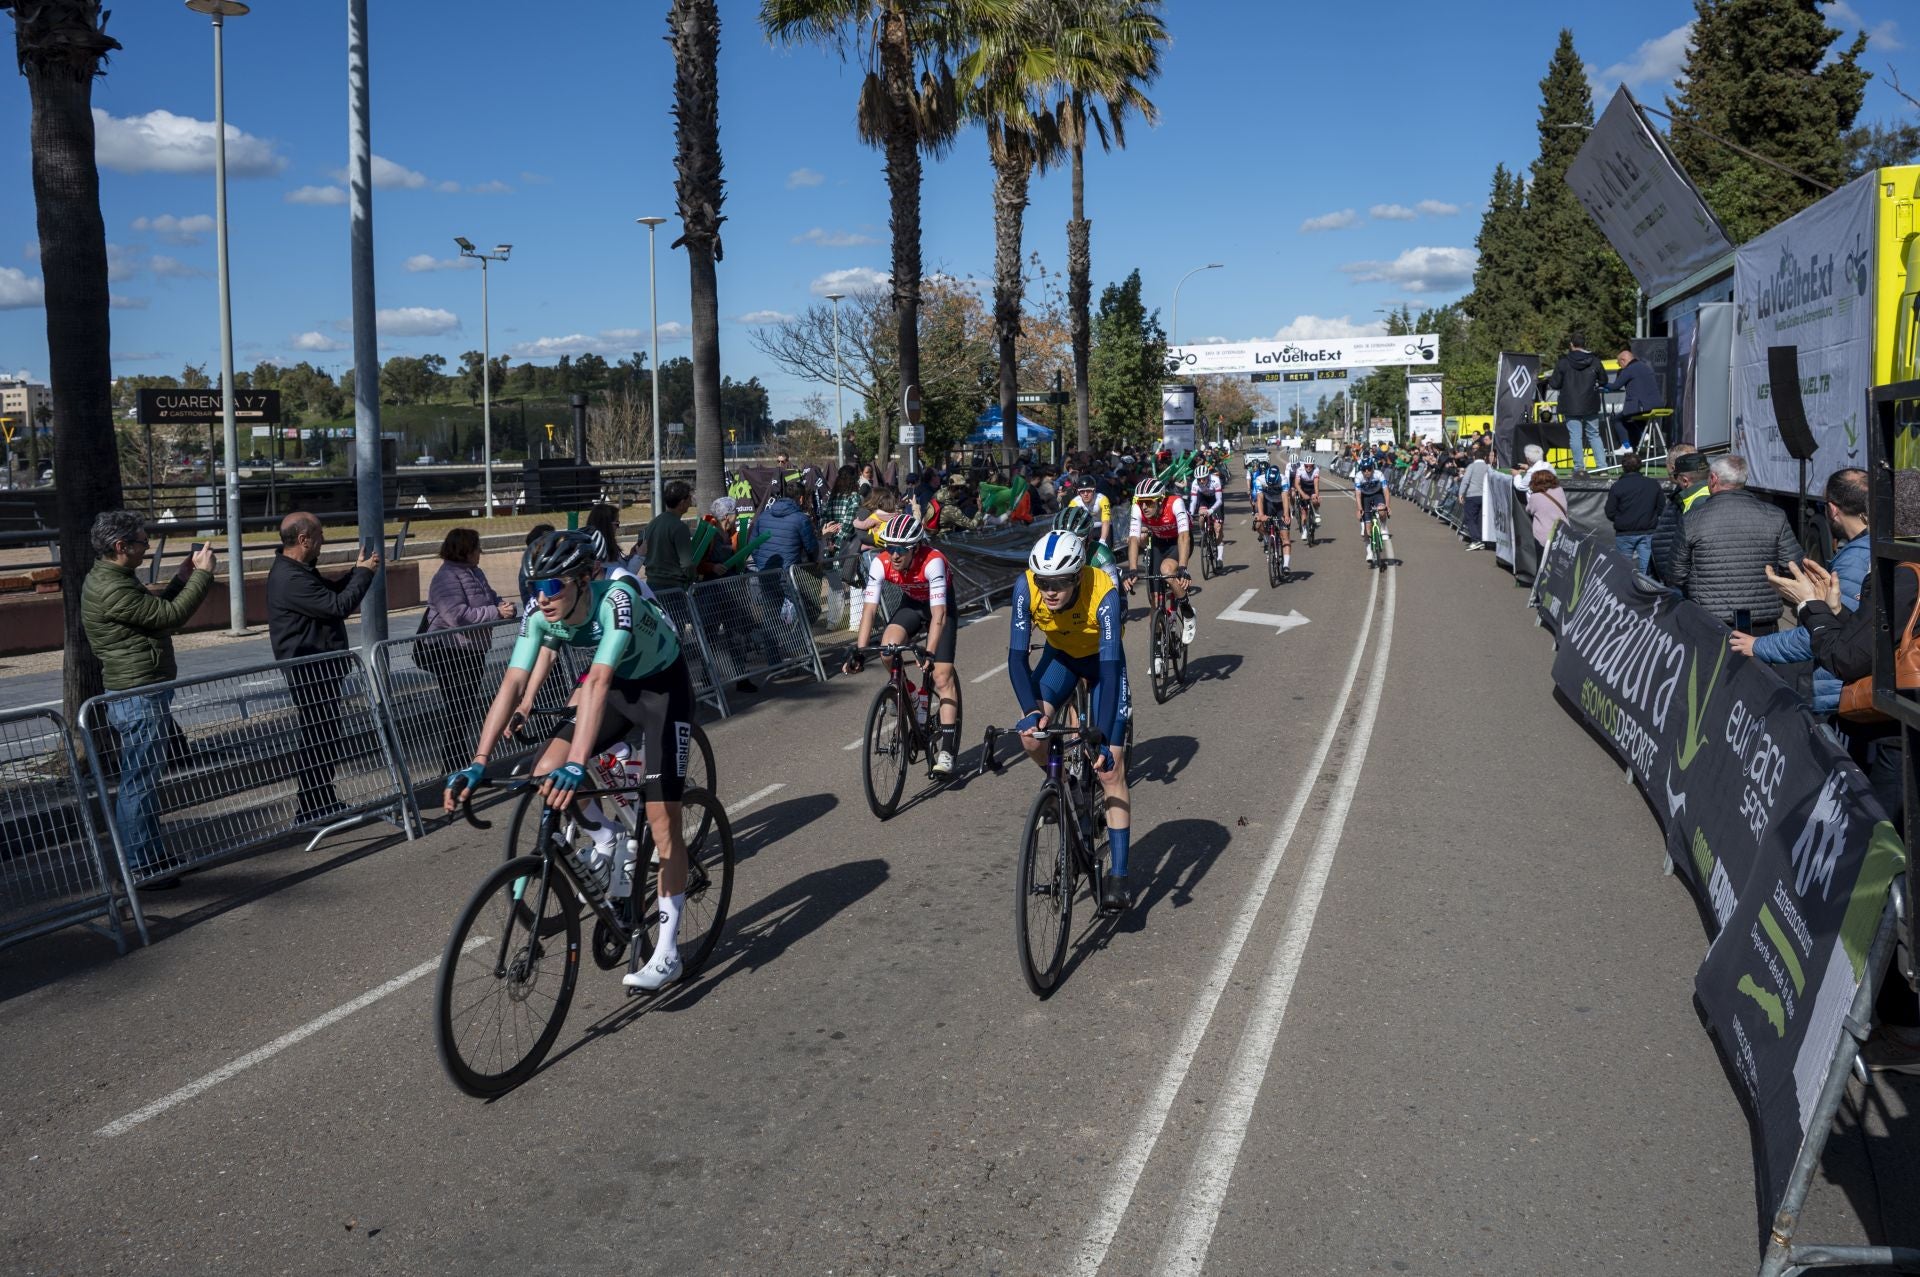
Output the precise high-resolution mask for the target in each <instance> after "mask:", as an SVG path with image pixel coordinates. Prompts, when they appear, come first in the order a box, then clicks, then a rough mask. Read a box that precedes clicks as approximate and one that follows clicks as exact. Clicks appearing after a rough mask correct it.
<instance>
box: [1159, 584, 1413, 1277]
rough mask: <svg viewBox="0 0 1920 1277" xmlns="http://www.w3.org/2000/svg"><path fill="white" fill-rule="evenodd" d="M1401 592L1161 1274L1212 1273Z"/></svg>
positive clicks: (1176, 1216) (1329, 863)
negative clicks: (1210, 1261) (1216, 1238)
mask: <svg viewBox="0 0 1920 1277" xmlns="http://www.w3.org/2000/svg"><path fill="white" fill-rule="evenodd" d="M1395 593H1396V591H1395V588H1394V579H1393V578H1392V577H1389V578H1388V580H1387V604H1386V608H1385V610H1384V613H1383V614H1382V616H1381V621H1380V646H1379V648H1378V650H1377V653H1376V655H1375V657H1374V662H1373V675H1372V678H1371V680H1370V681H1369V684H1368V687H1367V692H1366V696H1365V697H1364V698H1363V699H1362V700H1361V702H1360V717H1359V719H1358V721H1357V722H1356V723H1355V724H1354V729H1353V735H1352V737H1351V738H1350V739H1351V740H1352V748H1351V751H1350V752H1349V753H1348V754H1347V757H1346V761H1345V762H1344V763H1343V764H1342V765H1341V768H1340V779H1339V780H1338V781H1337V782H1336V783H1335V785H1334V791H1333V795H1332V797H1331V798H1329V799H1328V801H1327V820H1326V824H1325V825H1324V826H1323V827H1322V828H1321V830H1320V838H1319V841H1318V842H1316V843H1315V844H1314V847H1313V852H1312V854H1311V856H1309V857H1308V860H1307V865H1306V868H1305V869H1304V870H1303V871H1302V873H1301V876H1300V887H1299V893H1298V894H1297V895H1296V896H1295V897H1294V901H1293V909H1292V911H1291V912H1289V913H1288V915H1287V923H1286V926H1285V927H1283V928H1281V931H1280V939H1279V941H1278V942H1277V943H1276V944H1275V946H1274V952H1273V961H1272V964H1271V965H1270V967H1269V968H1268V972H1267V977H1266V980H1265V981H1264V982H1263V984H1262V987H1261V990H1260V993H1259V995H1258V1000H1257V1001H1256V1002H1255V1003H1254V1006H1253V1009H1252V1010H1251V1011H1250V1012H1249V1013H1248V1015H1247V1025H1246V1028H1245V1029H1244V1030H1243V1031H1242V1033H1241V1037H1240V1047H1239V1050H1237V1051H1236V1052H1235V1053H1234V1057H1233V1066H1232V1068H1231V1070H1230V1071H1229V1072H1228V1074H1227V1080H1226V1082H1225V1084H1224V1085H1223V1086H1222V1087H1221V1088H1220V1093H1219V1094H1218V1095H1217V1096H1215V1097H1214V1100H1213V1102H1212V1104H1211V1105H1210V1106H1209V1112H1210V1113H1211V1117H1210V1119H1209V1121H1208V1123H1207V1133H1206V1136H1205V1138H1204V1139H1203V1140H1202V1141H1201V1144H1200V1148H1199V1150H1198V1151H1197V1152H1196V1153H1195V1154H1194V1156H1193V1169H1192V1171H1190V1172H1189V1173H1188V1176H1187V1187H1186V1191H1185V1193H1184V1194H1183V1195H1182V1197H1181V1201H1180V1205H1179V1206H1178V1207H1177V1208H1175V1209H1174V1211H1173V1212H1172V1215H1171V1219H1172V1221H1173V1231H1172V1233H1171V1234H1170V1235H1169V1236H1168V1238H1167V1240H1166V1244H1165V1245H1164V1246H1163V1247H1162V1248H1161V1251H1160V1258H1159V1261H1158V1262H1157V1263H1156V1264H1155V1265H1154V1268H1153V1270H1154V1272H1156V1273H1160V1274H1187V1275H1188V1277H1199V1273H1200V1271H1201V1270H1202V1269H1203V1268H1205V1267H1206V1263H1207V1249H1208V1247H1209V1246H1211V1245H1212V1242H1213V1230H1214V1227H1215V1225H1217V1224H1218V1223H1219V1221H1220V1209H1221V1207H1222V1206H1223V1205H1224V1204H1225V1203H1226V1199H1227V1188H1228V1185H1229V1184H1230V1183H1231V1181H1232V1179H1233V1167H1234V1163H1235V1162H1236V1161H1238V1160H1239V1157H1240V1145H1241V1144H1242V1143H1243V1142H1244V1141H1245V1140H1246V1138H1247V1128H1248V1126H1249V1125H1250V1124H1251V1123H1252V1120H1253V1109H1254V1106H1255V1104H1257V1103H1258V1102H1259V1099H1260V1087H1261V1085H1262V1084H1263V1083H1264V1082H1265V1081H1266V1078H1267V1065H1268V1063H1269V1062H1270V1061H1271V1059H1272V1056H1273V1047H1274V1043H1275V1042H1276V1041H1278V1039H1279V1037H1280V1025H1281V1023H1282V1022H1283V1021H1284V1020H1285V1019H1286V1017H1287V1003H1288V1001H1289V1000H1290V999H1291V998H1292V997H1293V985H1294V981H1295V980H1296V979H1297V978H1298V977H1299V975H1300V964H1301V963H1302V962H1303V961H1305V959H1306V956H1307V940H1308V938H1309V937H1310V936H1311V935H1312V934H1313V921H1314V917H1315V915H1316V914H1318V913H1319V911H1320V901H1321V899H1322V897H1324V896H1325V895H1326V891H1327V879H1328V877H1330V876H1331V874H1332V872H1333V858H1334V855H1335V853H1336V852H1338V851H1339V849H1340V836H1341V833H1342V832H1343V831H1344V830H1345V829H1346V825H1347V815H1348V811H1349V809H1350V808H1351V806H1352V803H1353V794H1354V791H1355V790H1356V789H1358V788H1359V786H1360V772H1361V769H1362V767H1363V766H1364V765H1365V763H1366V760H1367V745H1368V744H1369V742H1370V741H1371V740H1372V738H1373V725H1374V722H1375V720H1376V719H1377V718H1378V717H1379V714H1380V696H1381V693H1382V692H1383V691H1384V690H1385V688H1386V683H1387V658H1388V656H1389V655H1390V654H1391V651H1392V648H1393V603H1394V595H1395Z"/></svg>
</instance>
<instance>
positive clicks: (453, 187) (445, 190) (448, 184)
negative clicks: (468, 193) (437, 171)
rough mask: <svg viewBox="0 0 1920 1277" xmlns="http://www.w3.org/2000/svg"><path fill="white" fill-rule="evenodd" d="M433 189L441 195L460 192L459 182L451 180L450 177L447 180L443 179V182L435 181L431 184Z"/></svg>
mask: <svg viewBox="0 0 1920 1277" xmlns="http://www.w3.org/2000/svg"><path fill="white" fill-rule="evenodd" d="M433 189H434V190H436V191H438V192H440V193H441V194H442V195H458V194H459V193H460V183H458V182H456V181H453V180H452V179H448V180H447V181H444V182H435V183H434V185H433Z"/></svg>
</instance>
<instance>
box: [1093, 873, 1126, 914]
mask: <svg viewBox="0 0 1920 1277" xmlns="http://www.w3.org/2000/svg"><path fill="white" fill-rule="evenodd" d="M1131 908H1133V891H1132V889H1131V888H1129V887H1128V885H1127V876H1126V875H1125V874H1116V873H1114V872H1112V871H1111V870H1109V871H1107V872H1105V873H1103V874H1101V875H1100V912H1101V913H1125V912H1126V911H1127V910H1129V909H1131Z"/></svg>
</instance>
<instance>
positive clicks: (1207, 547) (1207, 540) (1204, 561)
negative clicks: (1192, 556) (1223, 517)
mask: <svg viewBox="0 0 1920 1277" xmlns="http://www.w3.org/2000/svg"><path fill="white" fill-rule="evenodd" d="M1200 576H1201V578H1202V579H1203V580H1212V579H1213V525H1212V524H1211V523H1209V524H1206V525H1204V526H1203V528H1202V530H1201V532H1200Z"/></svg>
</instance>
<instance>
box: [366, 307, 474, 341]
mask: <svg viewBox="0 0 1920 1277" xmlns="http://www.w3.org/2000/svg"><path fill="white" fill-rule="evenodd" d="M374 323H375V325H376V326H377V327H378V328H379V330H380V334H381V335H382V336H384V337H439V336H442V335H444V334H446V333H450V332H456V331H458V329H459V327H460V317H459V316H458V315H456V314H454V313H453V312H452V311H450V310H440V309H437V308H434V307H428V306H401V307H397V308H396V309H393V310H381V311H376V312H375V314H374Z"/></svg>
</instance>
